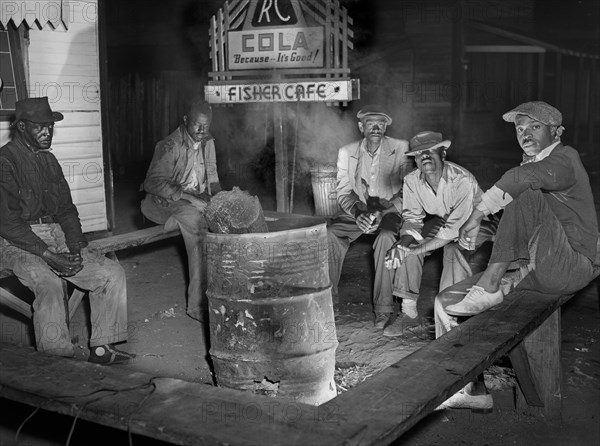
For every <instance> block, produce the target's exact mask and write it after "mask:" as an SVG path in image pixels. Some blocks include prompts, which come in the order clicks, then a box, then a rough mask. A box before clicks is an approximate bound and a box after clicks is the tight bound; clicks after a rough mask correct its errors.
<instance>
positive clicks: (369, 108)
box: [356, 104, 392, 125]
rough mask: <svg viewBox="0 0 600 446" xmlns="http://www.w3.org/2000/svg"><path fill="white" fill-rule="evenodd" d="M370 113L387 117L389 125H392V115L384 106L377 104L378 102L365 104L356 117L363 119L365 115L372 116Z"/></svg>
mask: <svg viewBox="0 0 600 446" xmlns="http://www.w3.org/2000/svg"><path fill="white" fill-rule="evenodd" d="M370 115H376V116H383V117H384V118H385V121H386V124H387V125H390V124H391V123H392V118H391V117H390V115H388V114H387V113H386V112H385V111H384V110H383V107H381V106H380V105H376V104H369V105H365V106H364V107H363V108H361V109H360V110H359V111H358V113H357V114H356V117H357V118H358V119H359V120H362V118H364V117H365V116H370Z"/></svg>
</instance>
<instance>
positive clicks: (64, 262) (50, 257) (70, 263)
mask: <svg viewBox="0 0 600 446" xmlns="http://www.w3.org/2000/svg"><path fill="white" fill-rule="evenodd" d="M42 258H43V259H44V261H45V262H46V263H47V264H48V265H49V266H50V267H51V268H52V269H53V270H54V271H56V273H57V274H58V275H59V276H62V277H70V276H74V275H75V274H77V273H78V272H79V271H81V270H82V269H83V263H82V259H81V254H72V253H71V254H70V253H67V254H59V253H56V252H52V251H49V250H46V251H44V252H43V253H42Z"/></svg>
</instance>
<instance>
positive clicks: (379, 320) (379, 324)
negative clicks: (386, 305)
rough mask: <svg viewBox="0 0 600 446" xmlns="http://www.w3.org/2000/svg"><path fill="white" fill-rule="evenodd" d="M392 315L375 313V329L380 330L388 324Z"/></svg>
mask: <svg viewBox="0 0 600 446" xmlns="http://www.w3.org/2000/svg"><path fill="white" fill-rule="evenodd" d="M391 316H392V313H375V328H377V329H381V328H383V327H385V324H387V323H388V321H389V320H390V317H391Z"/></svg>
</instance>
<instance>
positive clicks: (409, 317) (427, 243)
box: [383, 131, 495, 337]
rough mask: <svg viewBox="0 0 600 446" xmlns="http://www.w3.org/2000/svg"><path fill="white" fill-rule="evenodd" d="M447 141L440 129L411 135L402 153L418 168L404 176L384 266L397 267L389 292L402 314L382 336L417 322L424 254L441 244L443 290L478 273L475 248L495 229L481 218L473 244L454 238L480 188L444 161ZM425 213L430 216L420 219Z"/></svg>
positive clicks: (468, 174)
mask: <svg viewBox="0 0 600 446" xmlns="http://www.w3.org/2000/svg"><path fill="white" fill-rule="evenodd" d="M450 145H451V142H450V141H449V140H443V138H442V134H441V133H438V132H431V131H425V132H421V133H419V134H417V135H416V136H414V137H413V138H412V139H411V140H410V151H409V152H408V153H407V155H408V156H414V157H415V161H416V164H417V169H416V170H415V171H413V172H411V173H409V174H408V175H407V176H406V177H405V178H404V187H403V194H402V195H403V200H404V202H403V211H402V219H403V223H402V229H401V230H400V241H399V244H398V245H397V246H396V247H395V248H394V249H392V250H391V251H390V255H389V262H388V264H387V265H386V266H387V267H389V268H393V269H396V275H395V278H394V295H395V296H397V297H399V298H401V299H402V314H401V315H400V316H399V317H397V318H396V319H395V320H394V321H393V322H392V323H391V324H389V325H387V326H386V327H385V328H384V330H383V335H384V336H390V337H394V336H401V335H402V334H403V333H404V330H405V329H406V328H410V327H414V326H415V325H418V324H419V321H418V313H417V299H418V297H419V290H420V287H421V277H422V274H423V261H424V258H425V256H426V255H429V254H430V253H431V252H433V251H435V250H437V249H440V248H442V247H443V248H444V259H443V264H444V265H443V270H442V277H441V280H440V290H443V289H444V288H447V287H449V286H450V285H453V284H455V283H457V282H460V281H462V280H463V279H466V278H467V277H469V276H471V275H472V274H473V273H474V272H478V271H473V267H475V268H476V267H478V266H479V265H478V263H482V262H477V260H476V259H479V257H482V256H481V255H480V253H477V254H476V253H475V252H474V250H475V249H476V248H479V247H481V245H482V244H483V243H485V242H487V241H491V240H492V237H493V234H494V232H495V224H494V223H495V221H487V219H486V222H485V226H486V230H485V231H480V233H479V237H478V238H477V240H476V241H475V242H476V243H475V244H474V245H472V246H465V248H467V249H463V248H462V247H460V246H459V245H458V243H456V242H455V241H456V240H457V239H458V236H459V230H460V228H461V226H462V225H463V224H464V223H465V222H466V221H467V219H468V218H469V216H470V215H471V212H472V211H473V207H474V205H475V204H477V203H478V202H479V201H480V200H481V195H482V194H483V191H482V190H481V188H480V187H479V184H478V183H477V180H476V179H475V177H474V176H473V174H471V172H469V171H468V170H467V169H465V168H464V167H461V166H459V165H458V164H455V163H452V162H450V161H446V151H447V150H448V149H449V148H450ZM427 216H430V217H431V218H430V219H429V220H427V221H426V222H425V223H424V220H425V219H426V217H427ZM470 251H471V252H470ZM474 260H475V261H474ZM483 260H484V261H485V260H486V259H485V257H483ZM483 266H484V265H481V266H480V269H479V270H481V269H482V268H483ZM437 324H438V322H437V321H436V325H437Z"/></svg>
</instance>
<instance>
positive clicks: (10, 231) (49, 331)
mask: <svg viewBox="0 0 600 446" xmlns="http://www.w3.org/2000/svg"><path fill="white" fill-rule="evenodd" d="M62 119H63V115H62V114H61V113H57V112H53V111H52V110H51V109H50V105H49V103H48V98H47V97H42V98H30V99H24V100H22V101H18V102H17V104H16V119H15V121H14V123H13V124H12V127H13V128H14V129H15V137H14V138H13V139H12V141H10V142H9V143H7V144H6V145H4V146H3V147H1V148H0V267H1V268H2V269H9V270H12V272H13V273H14V274H15V276H17V278H18V279H19V280H20V281H21V282H22V283H23V284H24V285H25V286H27V287H28V288H29V289H30V290H31V291H32V292H33V293H34V295H35V299H34V301H33V305H32V306H33V328H34V331H35V339H36V347H37V349H38V350H39V351H42V352H44V353H47V354H52V355H59V356H66V357H72V356H73V355H74V353H75V350H74V347H73V345H72V344H71V337H70V336H69V327H68V325H67V315H66V310H65V302H64V294H63V286H62V279H66V280H68V281H69V282H71V283H73V284H74V285H76V286H77V287H79V288H82V289H84V290H89V291H90V294H89V298H90V306H91V325H92V333H91V337H90V356H89V358H88V360H89V361H90V362H94V363H99V364H114V363H119V362H125V361H129V360H131V359H133V358H134V356H135V355H132V354H129V353H126V352H123V351H120V350H117V349H116V348H115V347H114V345H113V344H115V343H118V342H122V341H125V340H126V339H127V293H126V284H125V272H124V271H123V268H122V267H121V266H120V265H119V264H118V263H116V262H113V261H112V260H109V259H107V258H106V257H104V256H97V255H93V254H92V253H89V252H88V251H87V249H86V246H87V242H86V240H85V236H84V235H83V233H82V230H81V223H80V221H79V214H78V212H77V208H76V207H75V205H74V204H73V200H72V198H71V191H70V189H69V185H68V184H67V181H66V179H65V177H64V175H63V171H62V168H61V166H60V164H59V163H58V160H57V159H56V158H55V157H54V155H53V154H52V153H51V152H50V150H51V149H50V147H51V145H52V138H53V135H54V123H55V122H57V121H61V120H62Z"/></svg>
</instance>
